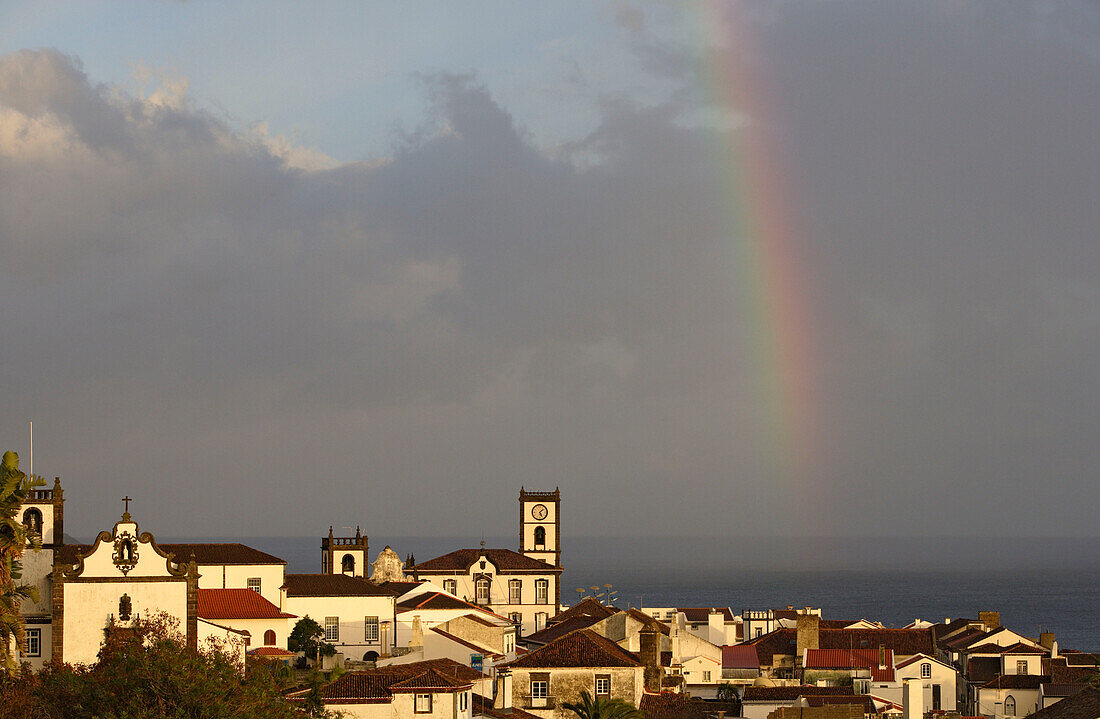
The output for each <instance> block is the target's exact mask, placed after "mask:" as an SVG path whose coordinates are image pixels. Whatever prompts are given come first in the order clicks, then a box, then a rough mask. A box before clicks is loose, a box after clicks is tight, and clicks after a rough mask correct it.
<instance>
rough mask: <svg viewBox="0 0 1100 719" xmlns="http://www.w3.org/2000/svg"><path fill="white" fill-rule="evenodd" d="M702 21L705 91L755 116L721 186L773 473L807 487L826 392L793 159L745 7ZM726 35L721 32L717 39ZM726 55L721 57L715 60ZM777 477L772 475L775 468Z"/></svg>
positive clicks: (722, 6)
mask: <svg viewBox="0 0 1100 719" xmlns="http://www.w3.org/2000/svg"><path fill="white" fill-rule="evenodd" d="M702 7H703V8H704V10H703V12H702V13H701V15H700V17H701V19H702V21H703V22H704V23H705V24H704V26H703V31H704V33H706V35H708V36H709V37H710V38H711V40H712V41H711V42H708V43H707V44H708V45H709V46H710V47H711V48H713V49H715V50H716V51H717V55H715V56H712V60H710V61H708V62H706V63H705V65H704V67H703V76H704V78H705V90H706V91H707V93H708V95H710V96H711V98H712V99H713V100H715V101H716V102H717V103H718V104H719V105H720V106H721V107H723V108H725V109H726V110H727V111H736V112H738V113H743V114H745V115H747V116H748V118H749V123H748V124H747V126H745V127H742V128H738V129H735V130H731V131H730V132H729V134H728V136H729V137H733V138H735V139H734V141H733V142H731V143H728V144H725V145H724V146H723V147H722V148H720V152H719V153H718V154H716V158H718V159H717V165H716V171H717V172H718V173H719V175H720V176H719V177H718V178H717V180H718V182H719V183H720V184H719V186H720V187H729V188H732V190H733V192H732V199H733V202H731V203H729V205H728V206H727V207H728V209H727V210H725V213H726V214H725V215H724V216H723V217H722V218H721V219H722V221H723V223H724V224H723V225H722V226H723V227H726V228H729V231H730V235H731V242H732V243H733V246H734V248H735V255H734V261H735V263H736V266H737V272H738V274H739V285H740V286H741V287H742V288H743V293H744V298H745V306H746V308H747V312H746V313H745V315H746V318H747V320H748V323H749V332H750V338H751V340H752V341H751V345H752V347H753V351H752V357H751V364H752V369H753V371H752V378H753V390H754V392H755V394H756V397H755V400H756V404H757V406H759V407H761V408H762V411H761V415H762V416H761V417H760V427H761V437H760V438H759V439H760V441H761V442H762V443H763V446H765V447H768V448H769V449H770V450H771V452H770V454H771V457H772V459H773V461H774V464H773V466H772V471H773V472H776V473H777V474H778V475H779V476H781V477H782V476H784V475H785V476H787V477H788V478H789V479H791V480H793V481H795V482H796V483H798V484H801V482H802V481H805V480H808V479H810V475H811V474H813V471H814V467H813V465H812V463H813V462H814V461H816V460H817V459H818V447H817V444H818V427H817V421H816V420H817V418H816V409H817V393H816V387H815V385H814V377H815V373H816V369H817V368H816V365H815V363H814V361H813V357H814V352H813V349H814V343H813V331H812V329H813V322H812V321H811V317H810V312H809V307H810V302H809V300H808V297H809V283H808V274H807V272H806V268H805V266H804V264H803V258H802V256H801V255H800V252H799V241H798V240H799V238H800V237H801V236H802V235H801V234H800V231H801V228H800V227H799V226H798V221H797V217H796V213H795V211H794V209H793V208H794V205H793V203H792V202H790V201H789V197H788V194H787V193H788V189H789V188H788V187H787V186H786V184H787V183H786V182H785V177H786V174H785V173H784V166H785V163H784V158H783V156H782V154H781V152H780V147H779V143H778V142H777V141H776V137H775V135H774V134H773V132H772V129H771V128H772V127H773V122H772V121H773V119H774V117H775V116H774V115H773V108H772V107H771V106H770V105H769V103H768V95H767V93H765V92H764V91H763V88H764V87H765V85H766V83H764V82H763V81H762V77H761V69H760V68H757V67H754V66H751V65H750V64H749V62H747V61H746V58H747V57H752V56H753V53H752V50H753V48H752V45H751V43H750V40H751V38H750V37H749V36H748V35H749V33H746V32H745V29H746V24H745V22H743V21H742V19H741V18H740V17H739V8H740V7H741V6H740V3H738V2H736V1H734V2H706V3H704V4H703V5H702ZM716 34H718V35H716ZM713 58H717V59H713ZM769 474H770V472H769Z"/></svg>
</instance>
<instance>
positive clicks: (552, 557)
mask: <svg viewBox="0 0 1100 719" xmlns="http://www.w3.org/2000/svg"><path fill="white" fill-rule="evenodd" d="M560 507H561V490H559V489H557V488H555V489H554V491H553V492H529V491H527V490H526V489H523V488H522V487H521V488H520V490H519V551H520V552H522V553H523V554H525V555H527V556H528V557H530V558H531V559H537V560H539V561H540V562H546V563H547V564H549V565H552V566H554V567H560V566H561V544H560V541H561V514H560V513H559V511H558V510H559V508H560Z"/></svg>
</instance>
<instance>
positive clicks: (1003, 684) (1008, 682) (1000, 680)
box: [982, 674, 1050, 689]
mask: <svg viewBox="0 0 1100 719" xmlns="http://www.w3.org/2000/svg"><path fill="white" fill-rule="evenodd" d="M1047 681H1050V677H1041V676H1039V675H1038V674H1002V675H1001V676H999V677H993V678H992V679H990V680H989V681H988V682H986V683H985V684H983V685H982V689H1038V688H1039V685H1040V684H1042V683H1043V682H1047Z"/></svg>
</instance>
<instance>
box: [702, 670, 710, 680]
mask: <svg viewBox="0 0 1100 719" xmlns="http://www.w3.org/2000/svg"><path fill="white" fill-rule="evenodd" d="M703 681H705V682H709V681H710V672H703Z"/></svg>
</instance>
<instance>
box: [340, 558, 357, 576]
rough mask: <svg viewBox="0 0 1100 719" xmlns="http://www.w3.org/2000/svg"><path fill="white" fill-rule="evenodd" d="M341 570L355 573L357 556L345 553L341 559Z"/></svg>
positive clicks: (346, 572)
mask: <svg viewBox="0 0 1100 719" xmlns="http://www.w3.org/2000/svg"><path fill="white" fill-rule="evenodd" d="M340 570H341V571H342V572H343V573H344V574H355V557H353V556H351V555H350V554H345V555H344V558H343V559H341V560H340Z"/></svg>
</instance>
